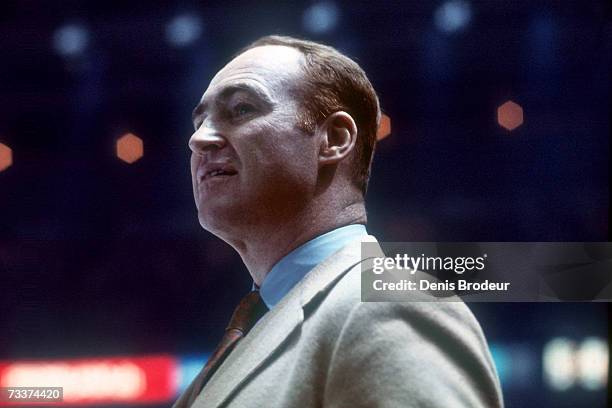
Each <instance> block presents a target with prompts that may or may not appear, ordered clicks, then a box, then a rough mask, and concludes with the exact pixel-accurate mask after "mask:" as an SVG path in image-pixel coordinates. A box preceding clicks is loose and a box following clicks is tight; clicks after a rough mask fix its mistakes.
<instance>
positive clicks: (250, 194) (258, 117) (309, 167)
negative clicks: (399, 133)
mask: <svg viewBox="0 0 612 408" xmlns="http://www.w3.org/2000/svg"><path fill="white" fill-rule="evenodd" d="M379 117H380V111H379V107H378V99H377V97H376V94H375V92H374V90H373V88H372V86H371V84H370V82H369V81H368V79H367V77H366V76H365V74H364V72H363V71H362V70H361V68H359V66H358V65H357V64H356V63H355V62H353V61H352V60H350V59H349V58H347V57H345V56H343V55H342V54H340V53H339V52H337V51H336V50H334V49H333V48H331V47H327V46H323V45H320V44H316V43H312V42H307V41H301V40H296V39H292V38H288V37H276V36H272V37H264V38H262V39H260V40H258V41H256V42H255V43H253V44H251V45H250V46H248V47H247V48H245V49H244V50H243V51H242V52H241V53H240V54H239V55H238V56H237V57H236V58H234V59H233V60H232V61H230V62H229V63H228V64H227V65H226V66H225V67H224V68H223V69H222V70H221V71H219V72H218V73H217V75H216V76H215V77H214V78H213V80H212V81H211V83H210V85H209V87H208V89H207V90H206V92H205V93H204V95H203V97H202V100H201V101H200V103H199V104H198V106H197V107H196V109H195V110H194V126H195V128H196V132H195V133H194V135H193V136H192V137H191V139H190V142H189V145H190V147H191V149H192V151H193V154H192V176H193V187H194V195H195V200H196V204H197V206H198V210H199V216H200V222H201V224H202V225H203V226H204V227H205V228H207V229H209V230H211V231H212V232H220V231H219V230H220V229H221V228H224V227H225V226H226V225H225V224H227V222H228V220H230V219H231V223H233V224H235V225H236V224H238V225H242V226H243V227H244V226H248V225H251V224H255V223H257V222H266V221H268V220H267V219H266V218H270V220H277V221H278V222H282V221H283V219H285V218H287V217H291V216H294V215H296V214H299V213H300V211H301V210H302V209H303V208H305V207H307V206H308V204H309V202H310V201H312V200H313V199H314V198H315V197H317V196H319V195H321V191H322V190H325V188H326V187H327V186H330V185H334V186H335V187H336V188H337V186H338V184H339V183H343V184H344V185H343V186H342V188H341V190H342V191H349V190H352V191H353V192H357V193H359V194H361V195H363V194H365V189H366V186H367V180H368V175H369V168H370V162H371V157H372V153H373V150H374V144H375V141H376V130H377V126H378V121H379ZM215 170H217V171H221V173H218V172H216V173H215V172H214V171H215ZM211 172H212V173H211ZM340 198H341V197H340Z"/></svg>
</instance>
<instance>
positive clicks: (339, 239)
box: [259, 224, 367, 309]
mask: <svg viewBox="0 0 612 408" xmlns="http://www.w3.org/2000/svg"><path fill="white" fill-rule="evenodd" d="M362 235H367V231H366V227H365V225H361V224H353V225H347V226H344V227H340V228H336V229H335V230H332V231H329V232H327V233H325V234H323V235H319V236H318V237H316V238H314V239H311V240H310V241H308V242H306V243H305V244H303V245H301V246H299V247H297V248H296V249H294V250H293V251H291V252H290V253H289V254H287V255H285V257H283V258H282V259H281V260H280V261H278V262H277V263H276V264H275V265H274V266H273V267H272V269H271V270H270V272H269V273H268V274H267V275H266V277H265V279H264V281H263V283H262V285H261V287H260V288H259V293H260V294H261V298H262V299H263V301H264V303H265V304H266V306H268V308H269V309H271V308H273V307H274V305H276V304H277V303H278V302H279V301H280V300H281V299H282V298H283V297H284V296H285V295H286V294H287V293H288V292H289V291H290V290H291V289H292V288H293V287H294V286H295V285H296V284H297V283H298V282H299V281H300V280H302V278H303V277H304V276H306V274H307V273H308V272H309V271H310V270H311V269H313V268H314V267H315V266H317V265H318V264H319V263H321V262H322V261H323V260H325V258H327V257H328V256H330V255H332V254H333V253H334V252H336V251H338V250H339V249H340V248H342V247H344V246H345V245H346V244H348V243H349V242H351V241H353V240H356V239H357V238H359V237H360V236H362Z"/></svg>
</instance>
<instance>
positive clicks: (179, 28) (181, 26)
mask: <svg viewBox="0 0 612 408" xmlns="http://www.w3.org/2000/svg"><path fill="white" fill-rule="evenodd" d="M202 31H203V24H202V20H201V19H200V17H199V16H197V15H195V14H191V13H189V14H180V15H177V16H175V17H174V18H173V19H172V20H170V22H168V24H167V25H166V40H167V41H168V43H169V44H170V45H172V46H174V47H179V48H182V47H187V46H189V45H190V44H193V43H194V42H195V41H197V39H198V38H200V36H201V35H202Z"/></svg>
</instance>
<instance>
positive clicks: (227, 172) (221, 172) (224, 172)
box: [200, 168, 238, 181]
mask: <svg viewBox="0 0 612 408" xmlns="http://www.w3.org/2000/svg"><path fill="white" fill-rule="evenodd" d="M236 174H238V172H237V171H236V170H234V169H231V168H216V169H211V170H207V171H206V172H204V174H203V175H202V176H201V177H200V180H201V181H205V180H211V179H214V178H221V177H229V176H234V175H236Z"/></svg>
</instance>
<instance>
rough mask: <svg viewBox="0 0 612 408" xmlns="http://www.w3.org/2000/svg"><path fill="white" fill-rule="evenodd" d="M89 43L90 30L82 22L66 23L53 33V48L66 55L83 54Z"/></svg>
mask: <svg viewBox="0 0 612 408" xmlns="http://www.w3.org/2000/svg"><path fill="white" fill-rule="evenodd" d="M88 44H89V31H88V30H87V29H86V28H85V27H84V26H83V25H81V24H66V25H63V26H61V27H59V28H58V29H56V30H55V33H53V48H54V49H55V51H56V52H57V53H58V54H60V55H62V56H64V57H75V56H78V55H81V54H83V53H84V52H85V50H86V49H87V46H88Z"/></svg>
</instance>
